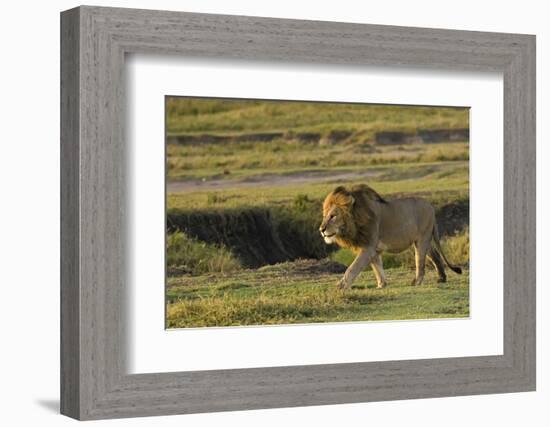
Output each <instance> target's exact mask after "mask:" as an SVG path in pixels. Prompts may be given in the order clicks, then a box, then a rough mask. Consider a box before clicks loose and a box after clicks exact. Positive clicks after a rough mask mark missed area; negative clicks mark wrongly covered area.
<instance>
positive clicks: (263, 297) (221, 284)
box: [166, 98, 469, 328]
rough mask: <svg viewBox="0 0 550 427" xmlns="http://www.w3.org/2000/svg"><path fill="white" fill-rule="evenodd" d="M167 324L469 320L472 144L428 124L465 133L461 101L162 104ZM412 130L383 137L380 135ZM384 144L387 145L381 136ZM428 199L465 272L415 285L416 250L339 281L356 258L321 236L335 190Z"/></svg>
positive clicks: (450, 250)
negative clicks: (376, 271) (345, 286)
mask: <svg viewBox="0 0 550 427" xmlns="http://www.w3.org/2000/svg"><path fill="white" fill-rule="evenodd" d="M166 107H167V133H168V135H167V136H168V144H167V173H168V179H167V182H168V183H167V191H168V196H167V227H168V236H167V271H168V278H167V287H166V301H167V327H169V328H178V327H202V326H232V325H258V324H281V323H284V324H288V323H310V322H335V321H358V320H362V321H365V320H398V319H427V318H445V317H467V316H468V315H469V270H468V265H469V233H468V219H469V218H468V211H469V196H468V194H469V166H468V164H469V145H468V141H464V140H463V141H460V140H459V141H453V142H440V143H430V144H428V143H423V142H422V141H420V140H419V139H418V138H414V136H415V135H418V133H419V131H420V130H423V129H424V130H425V129H427V130H430V129H460V128H468V127H469V126H468V115H469V114H468V110H467V109H464V108H441V107H437V108H436V107H402V106H380V105H353V104H319V103H300V102H262V101H231V100H216V99H193V98H168V100H167V106H166ZM385 131H398V132H404V133H406V134H410V135H412V136H413V137H412V138H409V139H406V140H404V142H403V143H397V144H391V145H382V144H380V143H377V142H376V141H377V134H378V133H379V132H385ZM379 142H380V141H379ZM354 183H368V184H369V185H370V186H372V187H373V188H375V189H376V190H377V191H378V192H379V193H381V194H382V195H384V196H385V197H387V198H390V199H391V198H393V197H399V196H402V195H419V196H421V197H425V198H427V199H428V200H430V201H431V202H432V203H433V204H434V205H435V207H436V209H437V212H438V224H439V228H440V231H442V234H443V235H444V237H443V242H442V243H443V247H444V250H445V252H446V254H447V256H448V257H449V258H450V259H451V261H452V262H455V263H458V264H459V265H461V266H462V268H463V271H464V272H463V274H462V275H461V276H458V275H456V274H454V273H453V272H451V271H449V270H447V273H448V281H447V283H445V284H442V285H439V286H437V285H436V278H437V276H436V274H435V271H434V270H433V269H431V268H430V267H429V268H428V269H427V274H426V278H425V281H424V284H423V285H422V286H419V287H412V286H410V281H411V279H412V277H413V276H414V255H413V251H412V249H411V250H409V251H406V252H404V253H402V254H398V255H384V256H383V262H384V268H385V269H386V274H387V278H388V283H389V286H388V287H386V288H384V289H377V288H376V285H375V283H376V281H375V278H374V275H373V273H372V271H371V270H370V269H368V270H366V271H365V272H363V273H362V274H361V275H360V276H359V278H358V279H357V280H356V281H355V283H354V285H353V287H352V289H351V290H348V291H340V290H337V289H336V288H335V286H334V284H335V283H336V281H337V280H338V279H339V278H340V277H341V275H342V273H343V271H345V268H346V266H347V265H349V263H350V262H351V261H352V260H353V255H352V254H351V253H350V252H349V251H347V250H341V249H338V248H336V247H333V246H327V245H325V244H324V243H323V241H322V239H321V237H320V235H319V233H318V231H317V228H318V226H319V223H320V221H321V203H322V200H323V198H324V197H325V196H326V194H327V193H328V192H329V191H331V190H332V189H333V188H334V187H335V186H337V185H352V184H354Z"/></svg>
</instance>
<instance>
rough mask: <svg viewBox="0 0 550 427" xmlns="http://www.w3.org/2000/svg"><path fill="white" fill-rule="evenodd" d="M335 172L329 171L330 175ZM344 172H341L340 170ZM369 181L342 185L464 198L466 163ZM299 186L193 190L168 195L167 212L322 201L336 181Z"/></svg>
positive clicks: (407, 168)
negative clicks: (298, 200) (365, 184)
mask: <svg viewBox="0 0 550 427" xmlns="http://www.w3.org/2000/svg"><path fill="white" fill-rule="evenodd" d="M334 171H335V169H331V172H334ZM344 172H345V170H344ZM371 172H372V175H371V176H370V178H368V179H367V178H365V177H360V178H356V179H347V180H346V181H345V183H346V184H353V183H361V182H368V183H369V185H371V186H372V187H374V188H375V189H376V190H377V191H378V192H379V193H381V194H383V195H390V196H391V195H397V194H411V193H417V194H421V195H423V196H427V197H428V198H430V199H431V200H435V199H442V200H443V199H445V200H448V201H450V200H452V199H453V198H464V197H468V192H469V173H468V163H467V162H451V163H450V164H449V163H445V162H438V163H426V164H419V165H411V164H408V163H405V164H397V165H391V166H380V167H376V168H374V169H372V170H371ZM318 181H319V182H311V183H306V184H302V185H267V186H251V187H248V188H242V187H239V186H235V187H231V185H228V186H227V187H225V188H224V189H221V190H197V191H191V192H185V193H169V194H168V207H169V210H178V209H179V210H181V209H203V208H213V207H217V208H238V207H250V206H268V205H280V204H287V203H289V202H291V201H292V200H294V199H295V198H296V197H298V196H299V195H301V194H306V195H307V196H308V197H309V198H310V199H313V200H315V199H317V200H322V199H323V198H324V197H325V196H326V195H327V194H328V193H329V192H330V191H331V190H332V189H334V187H336V185H340V182H339V181H338V180H327V181H323V180H318Z"/></svg>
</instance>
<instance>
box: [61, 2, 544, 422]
mask: <svg viewBox="0 0 550 427" xmlns="http://www.w3.org/2000/svg"><path fill="white" fill-rule="evenodd" d="M61 27H62V29H61V37H62V67H61V68H62V96H61V101H62V106H61V112H62V114H61V116H62V141H61V145H62V147H61V153H62V154H61V158H62V176H61V181H62V183H61V184H62V266H61V274H62V304H61V309H62V331H61V333H62V344H61V345H62V348H61V352H62V379H61V388H62V391H61V400H62V413H64V414H66V415H69V416H71V417H74V418H78V419H100V418H116V417H130V416H149V415H164V414H181V413H194V412H212V411H227V410H242V409H259V408H274V407H283V406H286V407H290V406H303V405H322V404H336V403H348V402H364V401H379V400H391V399H411V398H423V397H437V396H458V395H466V394H482V393H504V392H515V391H528V390H534V388H535V39H534V37H533V36H529V35H518V34H499V33H483V32H469V31H450V30H439V29H422V28H406V27H391V26H373V25H359V24H345V23H334V22H315V21H302V20H282V19H269V18H255V17H242V16H223V15H206V14H193V13H181V12H162V11H145V10H132V9H113V8H96V7H80V8H77V9H73V10H71V11H67V12H63V14H62V26H61ZM128 53H150V54H175V55H185V56H187V57H204V58H222V59H242V60H262V61H283V60H284V61H287V62H292V63H293V64H294V65H295V66H300V64H305V63H319V64H322V66H324V67H329V66H345V67H346V68H349V67H361V66H363V65H391V66H393V67H419V68H444V69H449V70H485V71H500V72H502V73H503V75H504V87H505V93H504V104H505V108H504V123H505V128H504V163H505V164H504V166H505V179H504V194H505V198H504V212H505V218H504V251H505V252H504V260H505V265H504V278H505V279H504V331H505V332H504V354H503V355H500V356H487V357H468V358H448V359H429V360H414V361H399V362H369V363H346V364H333V365H313V366H291V367H274V368H255V369H233V370H218V371H203V372H197V371H194V372H176V373H158V374H140V375H128V374H127V373H126V369H125V358H126V354H125V351H126V345H125V343H126V339H127V334H126V325H125V295H126V290H127V289H126V285H127V280H128V277H129V274H130V272H129V271H128V266H127V264H126V260H127V257H126V251H127V247H126V245H127V242H128V233H127V224H126V222H125V217H126V216H125V214H126V209H127V208H126V206H127V194H126V188H127V185H126V180H127V174H126V170H127V167H128V165H126V164H125V161H126V160H125V159H126V158H127V156H126V154H127V153H126V150H127V147H126V144H125V139H124V131H125V130H124V122H125V112H124V102H125V82H124V55H125V54H128Z"/></svg>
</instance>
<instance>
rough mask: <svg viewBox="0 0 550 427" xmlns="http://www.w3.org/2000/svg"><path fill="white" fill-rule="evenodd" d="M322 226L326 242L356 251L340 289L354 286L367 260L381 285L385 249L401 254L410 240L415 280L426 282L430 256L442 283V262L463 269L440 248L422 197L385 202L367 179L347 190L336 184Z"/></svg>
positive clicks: (327, 200)
mask: <svg viewBox="0 0 550 427" xmlns="http://www.w3.org/2000/svg"><path fill="white" fill-rule="evenodd" d="M319 231H320V232H321V236H322V237H323V239H324V240H325V243H326V244H332V243H336V244H338V245H339V246H340V247H342V248H350V249H351V250H352V251H353V252H354V253H355V254H356V255H357V256H356V258H355V260H354V261H353V262H352V263H351V265H350V266H349V267H348V268H347V270H346V272H345V273H344V276H343V277H342V279H340V280H339V281H338V283H337V286H338V287H339V288H341V289H347V288H349V287H351V284H352V283H353V281H354V280H355V278H356V277H357V276H358V275H359V273H360V272H361V271H362V270H363V269H364V268H365V267H366V266H367V265H369V264H370V265H371V267H372V269H373V271H374V275H375V277H376V282H377V287H378V288H383V287H384V286H386V284H387V282H386V278H385V275H384V269H383V266H382V257H381V254H382V253H383V252H390V253H399V252H402V251H404V250H406V249H408V248H409V247H411V245H413V246H414V250H415V262H416V275H415V278H414V279H413V281H412V283H411V284H412V285H415V286H418V285H421V284H422V281H423V280H424V272H425V265H426V257H427V258H428V259H429V260H430V262H431V263H432V264H433V265H434V267H435V268H436V270H437V274H438V276H439V279H438V282H439V283H443V282H445V281H446V280H447V276H446V274H445V267H444V264H443V262H445V264H446V265H447V266H448V267H449V268H450V269H451V270H452V271H454V272H455V273H457V274H462V269H461V268H460V267H458V266H456V265H453V264H451V263H450V262H449V260H448V259H447V257H446V256H445V254H444V252H443V250H442V249H441V243H440V241H439V233H438V231H437V223H436V219H435V209H434V207H433V206H432V205H431V204H430V203H429V202H427V201H426V200H424V199H421V198H418V197H403V198H398V199H395V200H389V201H387V200H385V199H384V198H382V196H380V195H379V194H378V193H377V192H376V191H375V190H373V189H372V188H371V187H369V186H368V185H366V184H360V185H355V186H353V187H351V188H350V189H349V190H348V189H347V188H345V187H343V186H339V187H336V188H335V189H334V190H333V191H332V192H330V193H329V194H328V196H327V197H326V198H325V200H324V202H323V222H322V223H321V226H320V227H319ZM432 241H433V246H432Z"/></svg>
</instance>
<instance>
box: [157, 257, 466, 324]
mask: <svg viewBox="0 0 550 427" xmlns="http://www.w3.org/2000/svg"><path fill="white" fill-rule="evenodd" d="M300 263H303V262H300V261H298V262H294V263H285V264H279V265H275V266H269V267H264V268H261V269H258V270H242V271H238V272H234V273H231V274H224V275H220V274H217V275H203V276H198V277H193V276H184V277H174V278H169V280H168V291H167V301H168V306H167V314H168V316H167V326H168V327H169V328H185V327H204V326H244V325H264V324H267V325H269V324H293V323H320V322H342V321H372V320H403V319H432V318H446V317H453V318H457V317H468V316H469V286H468V282H469V280H468V274H469V272H468V270H467V269H466V270H465V271H464V273H463V274H462V275H461V276H457V275H454V274H453V273H450V275H449V280H448V283H445V284H442V285H439V286H436V284H435V280H436V275H435V273H434V272H433V271H431V270H428V272H427V274H426V279H425V282H424V284H423V285H421V286H416V287H415V286H410V281H411V279H412V277H414V271H413V270H410V269H406V268H400V269H393V270H389V271H387V278H388V283H389V285H388V286H387V287H386V288H384V289H377V288H376V285H375V283H376V282H375V279H374V276H373V274H372V272H370V271H366V272H363V273H362V274H361V275H360V276H359V278H358V279H357V280H356V282H355V283H354V285H353V287H352V289H350V290H347V291H341V290H338V289H336V288H335V286H334V285H335V283H336V281H337V280H338V279H339V278H340V277H341V274H331V273H326V274H319V273H309V272H307V271H306V272H304V271H302V270H300V269H298V271H293V270H294V268H295V266H296V265H300ZM451 275H452V276H451Z"/></svg>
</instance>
